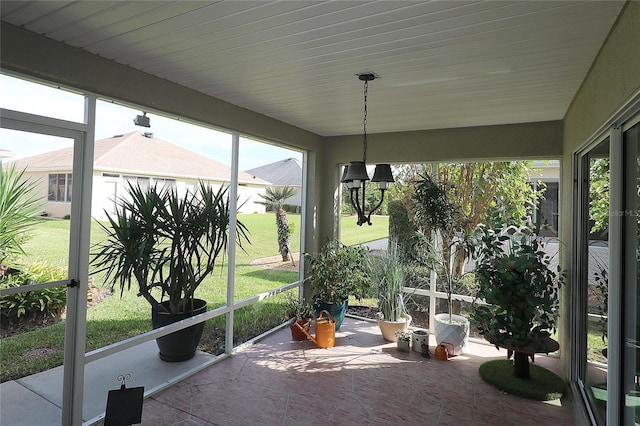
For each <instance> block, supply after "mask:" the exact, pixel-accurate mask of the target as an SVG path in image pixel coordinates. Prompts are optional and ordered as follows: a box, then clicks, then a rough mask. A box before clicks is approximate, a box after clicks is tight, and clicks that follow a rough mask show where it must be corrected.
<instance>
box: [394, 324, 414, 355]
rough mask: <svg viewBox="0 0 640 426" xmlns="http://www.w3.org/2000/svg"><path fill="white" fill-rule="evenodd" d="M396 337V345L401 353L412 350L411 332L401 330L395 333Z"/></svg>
mask: <svg viewBox="0 0 640 426" xmlns="http://www.w3.org/2000/svg"><path fill="white" fill-rule="evenodd" d="M394 334H395V335H396V345H397V347H398V350H399V351H400V352H409V351H410V350H411V330H405V329H400V330H396V331H395V332H394Z"/></svg>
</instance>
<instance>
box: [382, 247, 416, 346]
mask: <svg viewBox="0 0 640 426" xmlns="http://www.w3.org/2000/svg"><path fill="white" fill-rule="evenodd" d="M373 260H374V261H373V281H374V282H375V283H376V290H377V291H376V293H377V296H378V312H377V313H376V322H377V323H378V327H380V331H381V332H382V337H383V338H384V339H385V340H387V341H389V342H395V341H396V338H397V336H396V334H395V332H396V330H408V329H409V325H410V324H411V315H409V314H408V313H407V311H406V309H405V303H404V279H405V275H404V274H405V272H404V265H403V264H402V263H401V262H400V256H399V252H398V245H397V243H396V242H395V241H393V240H390V241H389V244H388V248H387V252H386V254H385V255H383V256H379V257H377V258H375V259H373Z"/></svg>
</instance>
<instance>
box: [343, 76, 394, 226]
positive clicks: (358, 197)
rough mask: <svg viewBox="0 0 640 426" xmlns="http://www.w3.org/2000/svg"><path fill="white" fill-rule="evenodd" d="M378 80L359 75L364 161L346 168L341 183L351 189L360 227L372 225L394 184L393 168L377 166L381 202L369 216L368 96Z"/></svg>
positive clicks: (374, 175) (375, 174)
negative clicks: (362, 112)
mask: <svg viewBox="0 0 640 426" xmlns="http://www.w3.org/2000/svg"><path fill="white" fill-rule="evenodd" d="M376 78H377V76H376V75H375V74H373V73H362V74H358V79H359V80H360V81H362V82H364V118H363V120H362V124H363V128H364V134H363V144H364V149H363V153H362V161H352V162H350V163H349V165H348V166H344V170H343V172H342V179H340V182H342V183H344V184H346V185H347V188H349V193H350V195H351V205H352V206H353V208H354V210H355V211H356V214H357V215H358V222H357V223H358V226H362V224H363V223H368V224H369V225H371V215H372V214H373V212H375V211H376V210H378V209H379V208H380V206H381V205H382V202H383V201H384V192H385V191H386V190H387V188H388V186H389V184H390V183H392V182H394V180H393V174H392V173H391V166H390V165H389V164H377V165H376V168H375V170H374V172H373V178H371V182H377V183H378V189H379V190H380V202H379V203H378V204H377V205H376V206H375V207H373V208H372V209H371V210H369V214H367V213H366V200H367V198H366V195H365V191H366V189H367V186H368V185H369V183H368V181H369V174H368V173H367V95H368V90H369V82H370V81H373V80H375V79H376Z"/></svg>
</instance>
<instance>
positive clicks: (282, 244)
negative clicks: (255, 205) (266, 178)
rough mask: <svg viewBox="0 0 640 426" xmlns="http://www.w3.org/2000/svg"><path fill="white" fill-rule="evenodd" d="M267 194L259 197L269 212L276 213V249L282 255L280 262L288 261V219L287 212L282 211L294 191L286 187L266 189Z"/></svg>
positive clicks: (289, 232) (289, 233) (289, 234)
mask: <svg viewBox="0 0 640 426" xmlns="http://www.w3.org/2000/svg"><path fill="white" fill-rule="evenodd" d="M266 191H267V193H266V194H264V195H262V194H260V197H262V199H264V203H262V204H264V205H265V206H267V208H268V209H269V210H273V211H275V213H276V225H277V227H278V249H279V251H280V254H281V255H282V261H283V262H287V261H288V260H290V252H289V243H290V237H291V229H290V228H289V219H288V218H287V212H286V211H285V210H284V208H283V207H284V201H285V200H286V199H287V198H289V197H293V196H294V195H295V194H296V190H295V189H294V188H292V187H290V186H288V185H285V186H275V187H268V188H267V189H266Z"/></svg>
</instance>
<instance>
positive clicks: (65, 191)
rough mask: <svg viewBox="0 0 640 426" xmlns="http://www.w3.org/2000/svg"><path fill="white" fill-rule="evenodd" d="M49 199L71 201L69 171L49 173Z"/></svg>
mask: <svg viewBox="0 0 640 426" xmlns="http://www.w3.org/2000/svg"><path fill="white" fill-rule="evenodd" d="M48 200H49V201H57V202H61V203H70V202H71V173H57V174H50V175H49V196H48Z"/></svg>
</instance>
